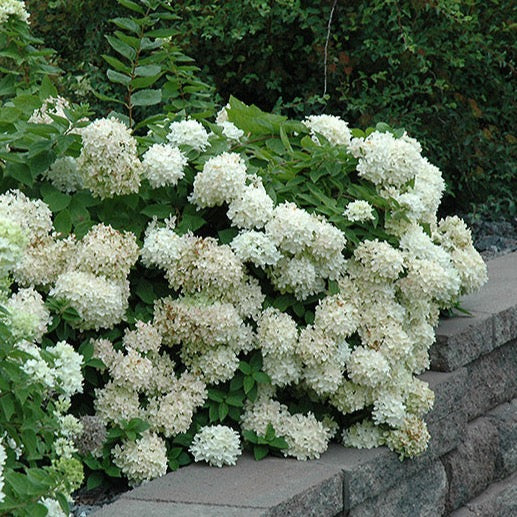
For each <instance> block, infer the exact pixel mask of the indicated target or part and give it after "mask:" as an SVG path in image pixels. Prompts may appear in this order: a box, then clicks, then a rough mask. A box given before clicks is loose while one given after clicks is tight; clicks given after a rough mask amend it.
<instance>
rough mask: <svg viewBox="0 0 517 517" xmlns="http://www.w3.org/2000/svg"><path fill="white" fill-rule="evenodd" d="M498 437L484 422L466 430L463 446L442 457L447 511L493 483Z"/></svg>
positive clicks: (457, 506) (488, 422) (472, 425)
mask: <svg viewBox="0 0 517 517" xmlns="http://www.w3.org/2000/svg"><path fill="white" fill-rule="evenodd" d="M498 450H499V433H498V432H497V429H496V427H495V426H494V425H493V424H492V423H491V422H490V421H489V420H488V419H486V418H478V419H476V420H474V421H473V422H471V423H470V424H469V425H468V426H467V429H466V432H465V437H464V440H463V442H462V443H461V444H460V445H458V447H457V448H456V449H455V450H453V451H452V452H450V453H449V454H446V455H445V456H443V457H442V462H443V465H444V467H445V471H446V472H447V478H448V480H449V493H448V497H447V510H448V511H450V510H455V509H457V508H459V507H461V506H462V505H464V504H465V503H466V502H467V501H469V500H470V499H472V498H474V497H476V496H477V495H479V494H480V493H481V492H483V490H485V488H486V487H487V486H488V485H489V484H490V483H491V482H492V481H493V480H494V478H495V473H496V457H497V453H498Z"/></svg>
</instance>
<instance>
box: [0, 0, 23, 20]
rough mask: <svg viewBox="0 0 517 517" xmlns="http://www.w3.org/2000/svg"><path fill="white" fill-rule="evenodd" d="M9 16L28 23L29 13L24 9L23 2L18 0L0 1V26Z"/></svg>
mask: <svg viewBox="0 0 517 517" xmlns="http://www.w3.org/2000/svg"><path fill="white" fill-rule="evenodd" d="M10 16H13V17H15V18H18V19H19V20H21V21H22V22H28V21H29V13H28V12H27V10H26V9H25V2H22V1H20V0H2V3H1V4H0V25H3V24H4V23H5V22H6V21H7V20H8V19H9V17H10Z"/></svg>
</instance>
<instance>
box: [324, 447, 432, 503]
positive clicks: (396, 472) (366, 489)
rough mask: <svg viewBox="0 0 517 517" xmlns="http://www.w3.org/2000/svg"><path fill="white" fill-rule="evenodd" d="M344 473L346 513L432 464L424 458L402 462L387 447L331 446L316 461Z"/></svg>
mask: <svg viewBox="0 0 517 517" xmlns="http://www.w3.org/2000/svg"><path fill="white" fill-rule="evenodd" d="M319 461H320V462H321V463H323V464H325V465H329V467H333V468H335V467H336V466H337V467H339V468H341V469H342V471H343V472H344V476H345V477H344V508H345V509H346V510H348V509H349V508H352V507H353V506H356V505H358V504H359V503H361V502H362V501H364V500H365V499H368V498H370V497H373V496H376V495H377V494H380V493H381V492H383V491H384V490H386V489H387V488H389V487H390V486H393V485H394V484H395V483H398V482H399V481H400V480H401V479H405V478H407V477H409V476H411V475H413V474H414V473H415V472H418V471H419V470H421V469H422V468H424V467H425V466H427V465H429V464H430V463H431V461H430V459H429V458H427V457H420V458H416V459H412V460H405V461H404V462H401V461H400V460H399V459H398V455H397V454H395V453H394V452H392V451H390V450H389V449H388V448H386V447H377V448H375V449H351V448H348V447H342V446H340V445H335V444H331V445H330V447H329V450H328V451H327V452H326V453H325V454H323V455H322V457H321V459H320V460H319Z"/></svg>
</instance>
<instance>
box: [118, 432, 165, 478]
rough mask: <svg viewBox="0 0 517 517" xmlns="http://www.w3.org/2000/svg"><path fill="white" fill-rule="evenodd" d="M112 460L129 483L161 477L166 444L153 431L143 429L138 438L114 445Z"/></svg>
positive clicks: (163, 473) (163, 470) (163, 471)
mask: <svg viewBox="0 0 517 517" xmlns="http://www.w3.org/2000/svg"><path fill="white" fill-rule="evenodd" d="M111 453H112V455H113V462H114V463H115V465H116V466H117V467H119V468H120V470H122V472H123V473H124V474H125V475H126V476H127V478H128V481H129V483H130V484H131V485H133V486H135V485H138V484H140V483H142V482H143V481H150V480H151V479H154V478H157V477H161V476H163V475H165V473H166V472H167V446H166V445H165V442H164V441H163V440H162V439H161V438H160V437H159V436H158V435H157V434H155V433H151V432H149V431H145V432H144V433H143V434H142V437H141V438H139V439H138V440H136V441H134V442H132V441H125V442H123V444H122V446H120V445H118V444H117V445H115V447H113V449H112V451H111Z"/></svg>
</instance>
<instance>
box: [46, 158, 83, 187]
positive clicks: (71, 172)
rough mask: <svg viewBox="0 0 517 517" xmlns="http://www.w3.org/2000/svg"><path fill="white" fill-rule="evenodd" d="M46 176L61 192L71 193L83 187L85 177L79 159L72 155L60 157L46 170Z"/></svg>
mask: <svg viewBox="0 0 517 517" xmlns="http://www.w3.org/2000/svg"><path fill="white" fill-rule="evenodd" d="M45 177H46V178H47V179H48V180H49V181H50V182H51V183H52V185H54V187H56V188H57V189H58V190H60V191H61V192H65V193H67V194H71V193H73V192H75V191H76V190H81V189H82V188H83V178H82V176H81V172H80V171H79V169H78V168H77V160H76V159H75V158H72V157H71V156H63V157H62V158H58V159H57V160H56V161H55V162H54V163H53V164H52V165H51V166H50V168H49V169H48V170H47V171H46V172H45Z"/></svg>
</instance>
